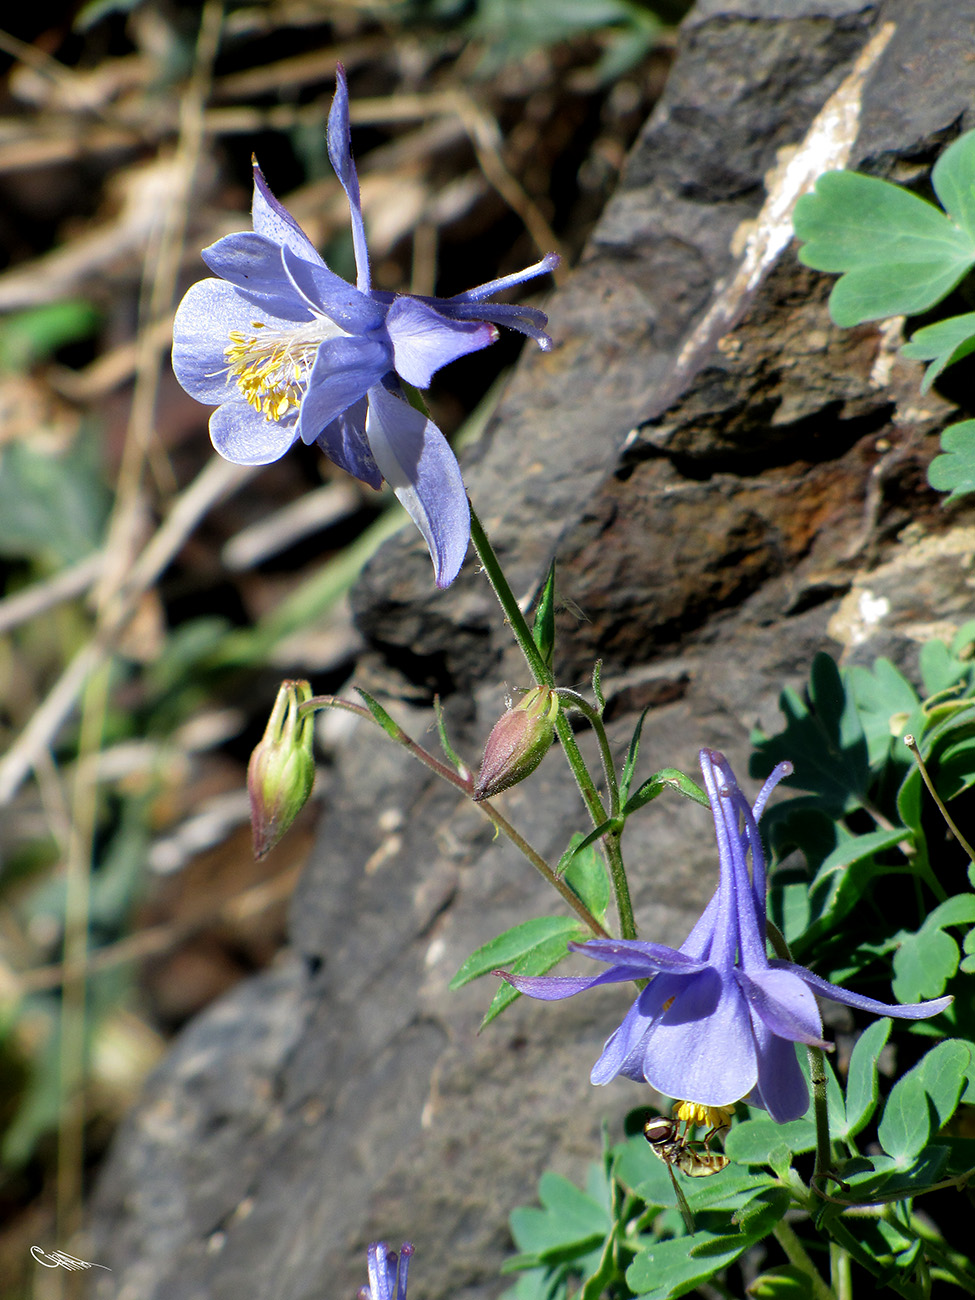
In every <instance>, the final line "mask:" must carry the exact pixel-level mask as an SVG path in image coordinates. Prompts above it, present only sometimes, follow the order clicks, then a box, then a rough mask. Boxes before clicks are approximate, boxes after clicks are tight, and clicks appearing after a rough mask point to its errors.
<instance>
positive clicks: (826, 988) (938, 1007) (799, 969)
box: [769, 959, 954, 1020]
mask: <svg viewBox="0 0 975 1300" xmlns="http://www.w3.org/2000/svg"><path fill="white" fill-rule="evenodd" d="M769 965H770V966H772V967H773V968H774V969H775V970H782V971H790V972H791V973H792V974H793V975H797V976H798V977H799V979H801V980H802V982H803V983H804V984H806V985H808V986H809V988H811V989H812V991H813V992H814V993H815V994H816V995H817V996H818V997H821V998H828V999H829V1000H830V1001H831V1002H842V1003H843V1004H844V1005H845V1006H848V1007H856V1009H857V1010H858V1011H869V1012H871V1013H872V1014H873V1015H875V1016H893V1017H895V1018H896V1019H898V1020H926V1019H927V1018H928V1016H937V1015H940V1014H941V1012H942V1011H945V1010H947V1008H948V1007H950V1006H951V1004H952V1002H953V1001H954V998H951V997H946V998H934V999H933V1000H932V1001H931V1002H906V1003H900V1002H878V1001H877V999H876V998H865V997H863V996H862V995H861V994H859V993H851V992H850V991H849V989H843V988H840V986H839V985H838V984H830V983H829V982H828V981H827V980H824V979H820V977H819V976H818V975H814V974H813V973H812V971H811V970H807V969H806V968H805V966H796V965H793V963H792V962H787V961H779V960H777V959H773V960H772V961H771V962H770V963H769Z"/></svg>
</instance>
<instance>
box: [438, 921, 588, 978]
mask: <svg viewBox="0 0 975 1300" xmlns="http://www.w3.org/2000/svg"><path fill="white" fill-rule="evenodd" d="M579 933H580V925H579V921H578V919H577V918H574V917H571V916H536V917H533V918H532V919H531V920H530V921H522V922H521V924H520V925H514V926H512V927H511V929H510V930H505V932H504V933H503V934H499V935H498V936H497V938H495V939H492V940H491V941H490V942H489V943H485V944H483V945H482V946H481V947H480V948H478V949H476V951H474V952H472V953H471V955H470V956H469V957H468V958H467V960H466V961H465V962H464V964H463V965H462V966H461V968H460V970H459V971H458V972H457V974H456V975H455V976H454V978H453V979H452V980H451V981H450V985H449V988H450V989H451V991H453V990H455V989H460V988H463V987H464V985H465V984H469V983H470V982H471V980H476V979H478V978H479V977H480V976H481V975H488V974H490V972H491V971H494V970H497V969H498V967H500V966H507V965H508V963H509V962H515V961H518V960H520V959H522V958H524V957H526V956H528V955H530V954H531V953H532V952H534V951H535V950H536V949H537V948H538V947H539V945H541V944H544V943H547V942H549V941H550V940H552V939H556V938H562V939H564V940H565V942H566V944H567V943H568V941H569V939H570V938H571V937H573V936H575V935H578V934H579ZM566 951H568V948H566ZM553 964H554V963H553ZM546 969H551V967H547V968H546ZM522 973H524V972H520V971H519V974H522ZM530 973H532V974H538V973H540V972H530ZM506 987H507V986H506ZM512 991H513V990H512Z"/></svg>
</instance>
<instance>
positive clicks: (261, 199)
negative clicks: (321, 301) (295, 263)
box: [251, 162, 321, 262]
mask: <svg viewBox="0 0 975 1300" xmlns="http://www.w3.org/2000/svg"><path fill="white" fill-rule="evenodd" d="M251 215H252V218H253V221H254V230H255V231H256V232H257V234H259V235H263V236H264V237H265V239H269V240H270V241H271V243H272V244H277V245H278V246H279V247H281V248H290V249H291V251H292V253H297V254H298V256H299V257H303V258H304V259H305V261H307V262H314V261H315V260H316V259H317V260H318V261H321V258H320V256H319V254H318V250H317V249H316V248H315V245H314V244H313V243H312V242H311V240H310V239H309V238H308V236H307V235H306V234H305V232H304V231H303V230H302V228H301V227H300V226H299V225H298V223H297V221H295V219H294V217H293V216H292V215H291V213H290V212H289V211H288V209H287V208H286V207H284V206H283V205H282V204H280V203H279V202H278V201H277V199H276V198H275V197H274V195H273V194H272V193H271V191H270V190H269V189H268V185H267V181H266V180H265V179H264V175H263V173H262V172H261V169H260V167H258V165H257V163H256V162H255V163H254V203H253V207H252V209H251Z"/></svg>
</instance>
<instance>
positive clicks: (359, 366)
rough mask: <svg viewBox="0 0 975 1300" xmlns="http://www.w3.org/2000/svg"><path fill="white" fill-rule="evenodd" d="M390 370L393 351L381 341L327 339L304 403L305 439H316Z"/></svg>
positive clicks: (300, 425)
mask: <svg viewBox="0 0 975 1300" xmlns="http://www.w3.org/2000/svg"><path fill="white" fill-rule="evenodd" d="M388 369H389V350H388V348H385V347H384V346H383V345H382V344H381V343H376V342H373V341H372V340H369V339H362V338H353V337H342V338H337V339H327V340H326V342H324V343H323V344H322V345H321V347H320V348H319V349H318V353H317V355H316V357H315V364H314V366H313V367H312V371H311V374H310V375H309V376H308V391H307V393H306V394H305V399H304V401H303V402H302V403H301V416H300V418H299V420H298V432H299V434H300V435H301V439H302V441H303V442H306V443H312V442H316V441H317V440H318V438H319V437H320V436H321V435H322V433H324V431H325V430H326V429H327V428H328V426H329V425H330V424H331V423H332V421H333V420H335V419H337V418H338V417H339V416H340V415H341V414H342V412H343V411H346V410H348V408H349V407H350V406H351V405H352V404H353V403H354V402H358V401H359V400H360V399H361V398H362V397H364V396H365V395H366V393H367V392H368V391H369V389H370V388H372V386H373V385H374V384H377V383H378V381H379V380H380V379H381V378H382V377H383V375H384V374H385V373H386V372H387V370H388ZM377 464H378V459H377ZM380 468H381V467H380Z"/></svg>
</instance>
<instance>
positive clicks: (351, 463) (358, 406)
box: [316, 398, 383, 489]
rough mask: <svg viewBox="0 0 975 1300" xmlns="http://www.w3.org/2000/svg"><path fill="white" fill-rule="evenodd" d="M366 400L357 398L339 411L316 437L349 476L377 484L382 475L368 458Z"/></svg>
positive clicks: (379, 484)
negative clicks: (339, 413)
mask: <svg viewBox="0 0 975 1300" xmlns="http://www.w3.org/2000/svg"><path fill="white" fill-rule="evenodd" d="M368 409H369V404H368V402H367V401H366V399H365V398H361V399H360V400H359V401H358V402H353V404H352V405H351V406H350V407H349V408H348V410H345V411H343V412H342V414H341V415H340V416H338V417H337V418H336V419H334V420H333V421H332V423H331V424H329V425H327V426H326V427H325V428H324V429H323V430H322V432H321V433H320V434H319V435H318V437H317V439H316V441H317V443H318V445H319V447H321V449H322V451H323V452H324V453H325V455H326V456H327V457H328V458H329V460H331V461H334V462H335V464H336V465H338V467H339V468H340V469H344V470H345V472H346V473H347V474H351V475H352V477H353V478H357V479H361V480H362V482H363V483H368V484H369V486H370V487H371V488H377V489H378V488H381V487H382V485H383V476H382V475H381V474H380V472H379V467H378V466H377V465H376V462H375V461H374V460H373V458H372V452H371V451H370V450H369V444H368V442H366V413H367V411H368Z"/></svg>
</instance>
